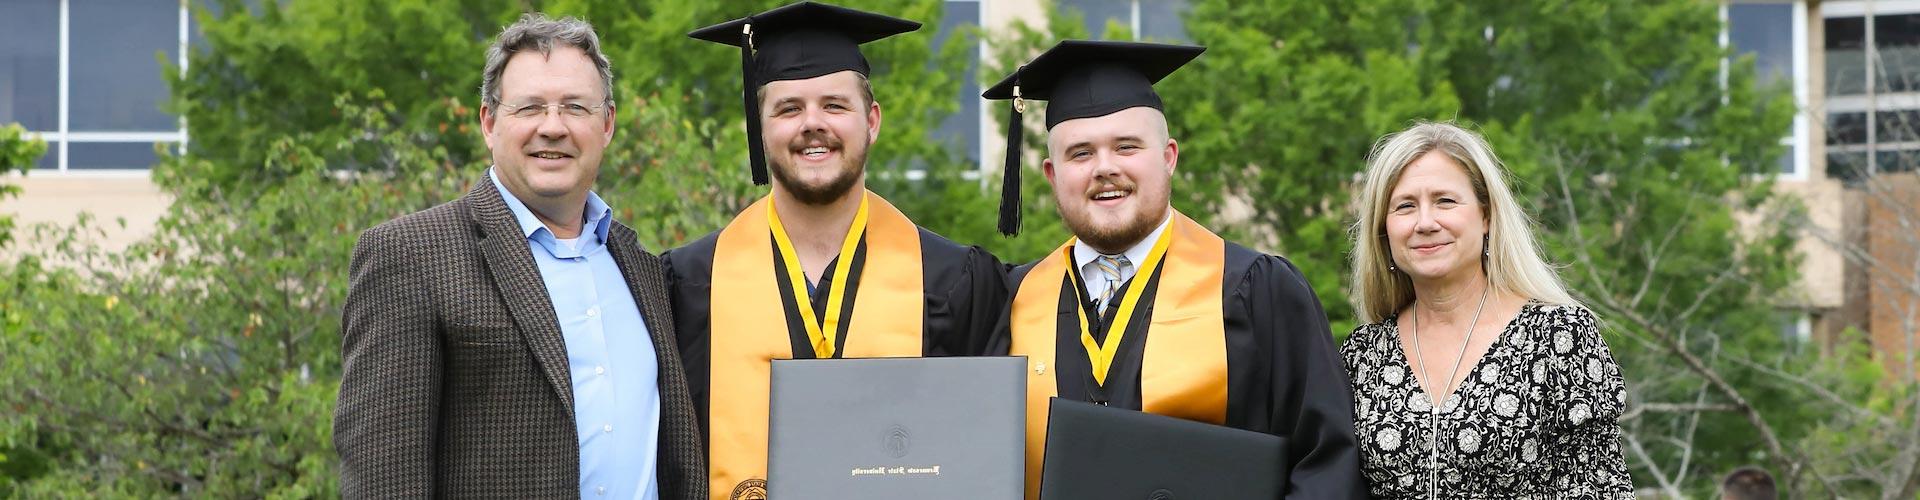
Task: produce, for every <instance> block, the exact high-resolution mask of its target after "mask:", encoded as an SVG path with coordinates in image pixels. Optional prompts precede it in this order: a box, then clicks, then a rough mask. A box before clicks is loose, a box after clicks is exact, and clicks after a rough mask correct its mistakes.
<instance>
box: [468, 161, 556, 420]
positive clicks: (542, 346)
mask: <svg viewBox="0 0 1920 500" xmlns="http://www.w3.org/2000/svg"><path fill="white" fill-rule="evenodd" d="M463 198H464V199H465V200H466V201H467V207H468V210H470V211H471V212H472V217H473V220H474V223H475V224H477V225H478V226H480V235H481V240H480V253H481V255H482V256H483V257H484V260H485V263H486V267H487V272H488V273H490V274H491V275H492V276H493V282H494V284H495V286H498V287H499V293H500V298H501V299H502V300H504V301H505V302H506V303H507V310H508V312H509V313H510V314H511V315H512V316H513V322H514V324H515V325H518V326H519V327H520V328H519V330H520V334H521V335H522V336H524V337H525V339H524V340H525V341H526V343H527V348H528V349H530V350H532V351H533V358H534V359H535V360H537V361H539V363H540V369H541V371H542V372H545V373H546V376H547V383H548V384H549V385H551V386H553V390H554V392H555V393H556V394H559V396H560V403H561V406H564V407H566V409H567V416H568V417H573V380H572V378H570V377H569V376H568V375H567V343H566V340H565V339H563V338H561V336H560V320H559V319H558V318H556V317H554V313H553V299H552V298H551V296H549V295H547V288H546V284H545V283H543V282H541V280H540V267H539V265H537V264H535V263H534V262H533V252H532V251H531V250H528V249H527V237H526V235H525V234H522V233H521V232H520V225H519V223H518V222H516V221H515V220H514V218H513V211H512V210H511V209H509V208H507V203H506V201H505V200H502V199H501V198H500V191H499V190H498V189H495V188H494V187H493V182H491V181H488V180H487V179H486V178H484V177H483V178H481V179H480V181H479V182H477V183H474V186H473V189H472V190H471V191H468V192H467V195H466V196H464V197H463Z"/></svg>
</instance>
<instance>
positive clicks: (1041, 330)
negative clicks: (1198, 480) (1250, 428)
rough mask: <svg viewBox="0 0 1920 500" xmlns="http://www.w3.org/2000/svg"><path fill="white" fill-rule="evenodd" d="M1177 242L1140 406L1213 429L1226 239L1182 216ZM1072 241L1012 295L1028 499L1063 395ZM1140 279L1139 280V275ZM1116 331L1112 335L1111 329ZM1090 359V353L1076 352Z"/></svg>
mask: <svg viewBox="0 0 1920 500" xmlns="http://www.w3.org/2000/svg"><path fill="white" fill-rule="evenodd" d="M1168 226H1169V227H1168V228H1167V230H1168V231H1172V232H1173V242H1172V244H1171V245H1170V246H1169V247H1168V248H1167V256H1166V261H1165V262H1164V263H1162V264H1161V266H1160V269H1161V270H1160V286H1159V288H1157V289H1156V290H1155V291H1154V301H1153V317H1152V319H1151V321H1150V322H1149V323H1148V325H1147V328H1146V329H1145V330H1142V331H1141V332H1139V333H1145V334H1147V340H1146V342H1147V344H1146V350H1145V353H1144V359H1142V360H1141V369H1140V399H1141V408H1142V409H1143V411H1146V412H1148V413H1154V414H1160V415H1169V416H1174V417H1179V418H1184V419H1188V420H1195V421H1200V422H1207V423H1211V424H1215V425H1219V424H1224V423H1226V420H1227V337H1226V318H1224V317H1223V315H1224V314H1225V313H1226V309H1224V308H1223V307H1222V304H1221V302H1220V301H1221V292H1222V287H1224V286H1226V285H1225V281H1224V277H1225V275H1226V259H1227V247H1226V241H1225V240H1222V239H1220V237H1219V236H1216V235H1214V234H1213V232H1211V231H1208V230H1207V228H1205V227H1201V226H1200V224H1198V223H1195V222H1194V221H1193V219H1190V218H1187V216H1186V215H1185V214H1181V213H1180V212H1179V211H1175V212H1174V213H1173V222H1172V223H1171V224H1169V225H1168ZM1073 243H1074V242H1073V241H1072V240H1069V241H1067V243H1066V244H1065V245H1061V246H1060V248H1059V249H1058V250H1055V251H1054V252H1053V253H1051V254H1048V255H1047V257H1046V258H1045V259H1042V260H1041V261H1040V263H1038V264H1036V265H1034V266H1033V270H1032V271H1030V272H1028V273H1027V276H1026V279H1025V280H1024V281H1022V282H1021V283H1020V290H1019V292H1018V293H1017V294H1015V295H1014V298H1013V315H1012V317H1011V320H1010V321H1009V323H1010V325H1011V326H1012V329H1013V347H1012V353H1011V354H1013V355H1016V356H1022V355H1024V356H1027V364H1028V367H1029V368H1030V372H1031V374H1030V376H1028V377H1027V498H1029V499H1032V498H1038V497H1039V496H1040V466H1041V462H1042V461H1043V460H1044V459H1045V457H1046V454H1045V453H1046V444H1047V443H1046V441H1047V403H1048V399H1049V398H1052V397H1053V396H1054V395H1056V394H1057V393H1058V392H1059V387H1060V386H1059V381H1058V380H1057V379H1056V378H1055V376H1056V375H1055V374H1056V370H1055V369H1054V367H1053V366H1052V365H1054V364H1055V363H1054V360H1055V359H1056V355H1057V353H1056V352H1055V351H1056V347H1057V346H1056V345H1055V343H1056V342H1057V341H1058V335H1059V332H1057V331H1056V330H1057V329H1058V328H1059V327H1060V320H1059V312H1060V285H1061V282H1063V281H1065V280H1066V276H1067V268H1068V266H1072V265H1073V250H1072V248H1073ZM1136 278H1141V277H1139V276H1136ZM1110 333H1111V332H1110ZM1074 354H1079V355H1084V354H1085V353H1078V352H1076V353H1074Z"/></svg>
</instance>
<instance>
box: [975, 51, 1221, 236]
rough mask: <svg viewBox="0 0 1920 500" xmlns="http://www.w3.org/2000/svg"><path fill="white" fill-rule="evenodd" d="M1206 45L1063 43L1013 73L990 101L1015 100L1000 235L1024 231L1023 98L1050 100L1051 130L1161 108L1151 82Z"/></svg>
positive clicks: (1009, 125) (989, 91) (1009, 124)
mask: <svg viewBox="0 0 1920 500" xmlns="http://www.w3.org/2000/svg"><path fill="white" fill-rule="evenodd" d="M1206 50H1207V49H1206V47H1195V46H1190V45H1167V44H1159V43H1142V42H1109V41H1093V40H1063V41H1061V42H1060V43H1058V44H1056V45H1054V46H1053V48H1050V49H1047V51H1046V52H1044V53H1041V54H1040V57H1035V58H1033V61H1031V62H1028V63H1027V64H1026V65H1024V66H1021V67H1020V68H1019V69H1016V70H1014V72H1013V74H1012V75H1008V76H1007V77H1006V78H1005V79H1003V80H1000V83H997V84H994V86H993V88H989V89H987V91H986V92H982V93H981V94H980V97H985V98H987V99H996V100H1003V99H1012V100H1013V115H1012V117H1011V118H1010V119H1008V120H1007V159H1006V171H1005V174H1004V175H1005V178H1004V179H1003V180H1002V183H1001V188H1000V232H1001V233H1002V234H1006V235H1009V236H1011V235H1013V234H1016V233H1018V232H1019V231H1020V145H1021V141H1022V140H1023V139H1022V137H1021V136H1022V135H1023V134H1022V131H1023V130H1025V129H1024V128H1023V127H1021V125H1020V118H1021V115H1022V114H1023V113H1024V112H1025V111H1026V109H1025V108H1026V103H1025V100H1027V99H1032V100H1039V101H1047V130H1053V126H1054V125H1059V124H1060V122H1064V121H1067V120H1073V119H1077V118H1093V117H1097V116H1106V115H1110V114H1113V113H1114V112H1116V111H1120V110H1124V109H1129V108H1136V107H1140V106H1147V107H1151V108H1153V109H1161V110H1164V109H1165V108H1163V107H1161V104H1160V94H1156V93H1154V92H1153V84H1154V83H1157V82H1159V81H1160V80H1161V79H1162V78H1166V77H1167V75H1169V74H1172V73H1173V72H1174V70H1178V69H1180V67H1181V66H1185V65H1186V64H1187V62H1188V61H1192V60H1193V58H1195V57H1199V56H1200V53H1201V52H1205V51H1206Z"/></svg>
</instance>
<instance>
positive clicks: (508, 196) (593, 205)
mask: <svg viewBox="0 0 1920 500" xmlns="http://www.w3.org/2000/svg"><path fill="white" fill-rule="evenodd" d="M487 180H489V181H492V182H493V188H494V189H498V190H500V199H501V200H504V201H506V202H507V210H509V211H512V212H513V219H514V221H516V222H518V223H519V224H520V235H521V236H525V237H527V238H533V237H534V235H536V234H539V233H540V232H542V231H545V232H546V233H547V235H548V236H549V237H551V236H552V235H553V231H551V230H549V229H547V225H546V224H544V223H541V222H540V219H539V218H537V217H534V216H533V210H532V209H529V208H527V204H526V203H522V202H521V201H520V198H517V197H515V196H514V195H513V193H511V192H508V191H507V186H506V185H504V184H501V183H500V175H499V173H497V172H494V169H493V168H488V169H487ZM612 211H613V208H612V207H609V206H607V202H606V201H603V200H601V199H600V195H597V194H593V191H587V210H586V214H585V216H586V223H585V224H583V225H582V227H586V228H592V229H593V235H594V236H595V237H598V238H599V240H600V241H607V229H608V228H609V227H611V223H612V222H613V219H612V218H609V217H607V214H609V213H611V212H612Z"/></svg>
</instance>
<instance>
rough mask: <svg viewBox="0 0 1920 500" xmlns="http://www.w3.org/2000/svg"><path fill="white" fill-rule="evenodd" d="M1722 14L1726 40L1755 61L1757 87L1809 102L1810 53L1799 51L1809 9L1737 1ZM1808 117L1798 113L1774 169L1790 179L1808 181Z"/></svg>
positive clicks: (1782, 141)
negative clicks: (1786, 92) (1774, 88)
mask: <svg viewBox="0 0 1920 500" xmlns="http://www.w3.org/2000/svg"><path fill="white" fill-rule="evenodd" d="M1724 7H1725V8H1724V10H1723V11H1722V13H1723V17H1724V18H1725V20H1726V23H1727V24H1726V32H1725V33H1723V34H1722V36H1723V37H1724V38H1722V40H1723V42H1724V43H1725V44H1726V45H1727V46H1728V47H1729V48H1731V49H1733V52H1734V54H1735V55H1736V56H1740V57H1745V56H1751V57H1753V66H1754V72H1755V73H1756V75H1755V76H1756V77H1757V80H1758V81H1757V83H1759V84H1760V85H1762V86H1781V87H1785V88H1788V89H1790V90H1791V91H1792V92H1793V95H1794V102H1796V103H1804V102H1807V99H1806V94H1805V92H1806V89H1805V87H1806V85H1805V84H1804V83H1803V80H1804V78H1803V77H1802V75H1805V74H1806V71H1805V70H1804V69H1803V68H1805V67H1806V64H1807V63H1806V60H1805V59H1806V56H1805V52H1806V51H1805V50H1800V49H1798V47H1804V46H1805V45H1806V30H1805V28H1804V27H1803V26H1804V24H1805V23H1802V22H1798V21H1799V20H1803V19H1805V18H1806V5H1804V4H1801V3H1798V2H1785V3H1783V2H1780V1H1777V0H1776V1H1772V2H1760V1H1737V2H1733V3H1728V4H1726V5H1725V6H1724ZM1805 122H1806V118H1805V117H1804V116H1800V115H1795V116H1794V118H1793V130H1792V131H1791V132H1790V133H1789V134H1787V136H1786V137H1782V138H1780V144H1781V145H1782V146H1786V147H1785V148H1784V149H1785V150H1784V151H1783V152H1782V153H1781V156H1780V158H1779V160H1777V165H1778V166H1777V167H1775V168H1774V171H1775V172H1777V173H1779V174H1780V175H1781V176H1783V177H1786V178H1796V179H1797V178H1805V176H1806V171H1807V169H1806V167H1805V166H1806V165H1807V161H1808V160H1807V158H1805V157H1804V156H1805V154H1804V153H1803V152H1804V151H1807V149H1808V146H1809V144H1810V143H1809V142H1808V139H1807V138H1806V135H1807V132H1806V127H1807V125H1806V123H1805Z"/></svg>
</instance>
